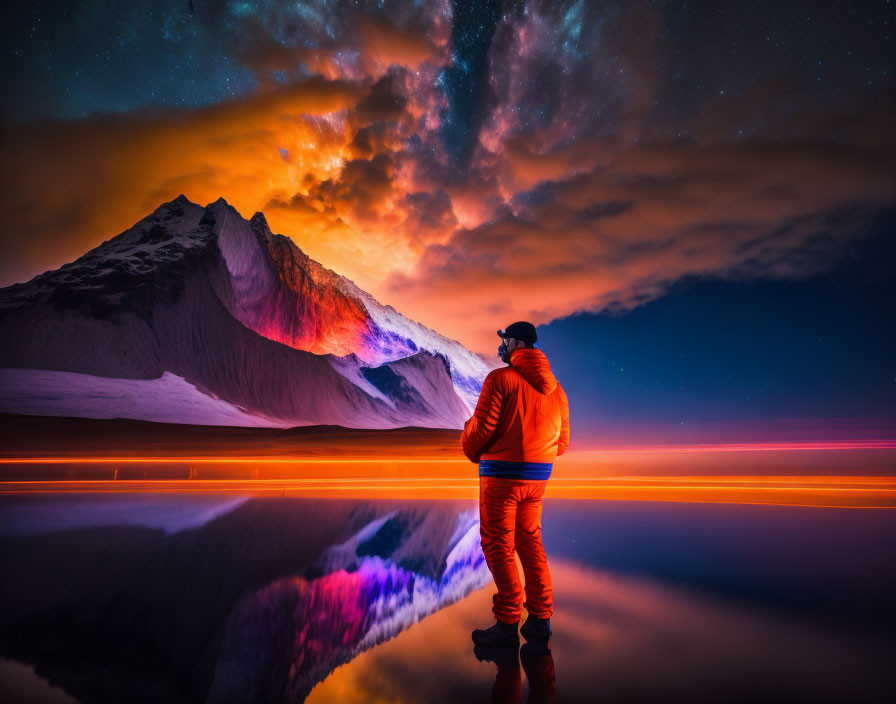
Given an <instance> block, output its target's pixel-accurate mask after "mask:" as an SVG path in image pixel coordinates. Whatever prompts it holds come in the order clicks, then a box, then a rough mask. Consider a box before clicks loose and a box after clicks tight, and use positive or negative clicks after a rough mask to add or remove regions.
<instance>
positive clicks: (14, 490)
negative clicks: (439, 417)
mask: <svg viewBox="0 0 896 704" xmlns="http://www.w3.org/2000/svg"><path fill="white" fill-rule="evenodd" d="M46 492H50V493H136V492H148V493H213V492H227V493H233V492H237V493H243V494H252V495H261V496H264V495H280V496H287V495H288V496H305V497H309V498H312V497H313V498H337V497H338V498H345V497H346V496H351V498H359V499H362V498H395V499H397V498H403V499H475V498H477V497H478V481H477V479H475V478H445V477H412V478H410V477H409V478H392V477H380V478H362V479H345V478H337V479H326V478H304V479H255V480H245V479H233V480H221V479H209V480H203V479H175V480H171V479H155V480H100V481H96V480H82V481H9V482H2V483H0V494H32V493H46ZM546 496H547V497H548V498H555V499H600V500H621V501H672V502H687V503H720V504H763V505H780V506H816V507H831V508H896V477H784V478H780V479H775V478H770V477H738V478H732V477H675V478H672V479H668V478H665V477H627V478H625V479H620V478H618V477H608V478H599V477H595V478H587V479H583V478H580V477H576V478H552V479H551V480H549V483H548V489H547V492H546Z"/></svg>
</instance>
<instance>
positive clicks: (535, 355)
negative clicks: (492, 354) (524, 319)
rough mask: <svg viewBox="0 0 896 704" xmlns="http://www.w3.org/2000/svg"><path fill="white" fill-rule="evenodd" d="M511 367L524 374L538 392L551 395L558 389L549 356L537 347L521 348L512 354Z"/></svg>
mask: <svg viewBox="0 0 896 704" xmlns="http://www.w3.org/2000/svg"><path fill="white" fill-rule="evenodd" d="M510 366H512V367H513V368H514V369H516V370H517V371H518V372H519V373H520V374H522V375H523V378H524V379H525V380H526V381H528V382H529V383H530V384H531V385H532V386H534V387H535V390H536V391H539V392H541V393H543V394H549V393H551V392H552V391H553V390H554V389H555V388H557V383H558V382H557V377H555V376H554V373H553V372H552V371H551V365H550V363H549V362H548V358H547V356H545V353H544V352H542V351H541V350H540V349H538V348H536V347H520V348H519V349H516V350H514V351H513V352H511V353H510Z"/></svg>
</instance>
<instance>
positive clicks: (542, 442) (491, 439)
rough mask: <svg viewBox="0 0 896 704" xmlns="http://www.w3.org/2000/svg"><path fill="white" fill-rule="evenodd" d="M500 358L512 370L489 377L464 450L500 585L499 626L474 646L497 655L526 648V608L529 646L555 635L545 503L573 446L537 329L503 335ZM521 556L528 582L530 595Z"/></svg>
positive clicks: (562, 398) (518, 327) (479, 633)
mask: <svg viewBox="0 0 896 704" xmlns="http://www.w3.org/2000/svg"><path fill="white" fill-rule="evenodd" d="M498 335H500V336H501V337H502V338H503V342H502V343H501V346H500V348H499V349H498V356H500V357H501V359H502V360H503V361H505V362H507V363H508V364H509V365H510V366H507V367H502V368H501V369H495V370H493V371H491V372H489V374H488V376H487V377H485V382H484V383H483V385H482V392H481V393H480V394H479V401H478V402H477V404H476V410H475V411H474V413H473V417H472V418H470V419H469V420H468V421H467V422H466V424H465V425H464V431H463V434H462V435H461V445H462V447H463V451H464V454H465V455H466V456H467V457H468V458H469V459H470V461H471V462H478V463H479V524H480V534H481V538H482V552H483V554H484V555H485V561H486V562H487V563H488V567H489V569H490V570H491V573H492V576H493V577H494V579H495V585H496V586H497V587H498V593H497V594H495V595H494V597H493V602H494V606H493V607H492V611H493V612H494V615H495V619H496V620H497V623H496V624H495V625H494V626H492V627H491V628H486V629H477V630H475V631H473V642H474V643H476V644H477V645H482V646H491V647H503V646H508V647H515V646H518V645H519V634H518V633H517V628H518V627H519V622H520V616H521V615H522V607H523V606H525V607H526V610H527V611H528V612H529V617H528V618H527V619H526V623H524V624H523V627H522V628H521V629H519V633H522V634H523V636H524V637H525V638H526V640H530V641H531V640H536V641H546V640H547V639H548V638H550V635H551V614H552V613H553V591H552V588H551V573H550V571H549V570H548V562H547V557H546V556H545V553H544V547H543V546H542V544H541V498H542V496H543V495H544V489H545V485H546V484H547V480H548V477H549V476H550V474H551V467H552V465H553V461H554V458H555V457H556V456H557V455H562V454H563V453H564V452H565V451H566V448H567V447H568V446H569V402H568V400H567V398H566V392H565V391H564V390H563V388H562V387H561V386H560V384H559V383H558V381H557V379H556V377H555V376H554V375H553V373H552V372H551V367H550V364H548V358H547V357H546V356H545V354H544V352H542V351H541V350H540V349H537V348H536V347H535V341H536V339H537V335H536V333H535V326H534V325H532V324H531V323H526V322H516V323H513V324H512V325H509V326H508V327H507V329H506V330H498ZM514 552H516V553H517V554H518V555H519V556H520V562H521V563H522V565H523V574H524V576H525V579H526V585H525V595H526V601H525V604H524V603H523V588H522V587H521V586H520V577H519V573H518V572H517V568H516V561H515V559H514Z"/></svg>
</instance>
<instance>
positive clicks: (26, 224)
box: [0, 0, 896, 423]
mask: <svg viewBox="0 0 896 704" xmlns="http://www.w3.org/2000/svg"><path fill="white" fill-rule="evenodd" d="M894 14H896V13H894V3H892V2H883V1H881V2H871V1H868V2H825V3H819V2H802V1H793V2H786V3H780V2H777V3H771V2H769V3H766V2H759V1H754V2H737V3H734V2H729V3H717V2H716V3H711V2H675V3H673V2H646V1H642V0H635V1H628V2H622V1H615V2H585V1H584V0H579V1H577V2H570V1H563V2H561V1H557V2H536V1H534V0H532V1H530V2H503V3H502V2H498V1H495V0H491V1H488V2H470V3H468V2H459V1H454V2H452V1H450V0H443V1H441V2H410V1H408V0H403V1H401V2H390V1H386V0H383V1H380V2H288V3H287V2H273V1H272V2H230V1H227V0H215V1H213V2H205V1H203V0H192V2H190V1H189V0H184V1H177V2H162V1H159V2H91V1H89V0H85V1H82V2H65V1H57V2H42V1H18V0H16V1H14V2H12V3H7V5H6V7H5V9H4V18H3V23H2V27H3V30H2V31H3V43H2V49H0V51H2V52H3V60H4V65H5V66H6V70H5V72H4V83H5V84H4V88H3V90H4V100H3V102H2V108H0V110H2V113H0V119H2V125H3V130H2V138H0V140H2V145H0V146H2V148H3V150H4V154H5V155H6V158H5V159H4V165H3V192H2V195H0V216H2V218H3V222H4V228H3V232H2V235H0V237H2V238H3V239H2V242H3V251H4V256H3V258H2V263H0V285H8V284H10V283H13V282H17V281H25V280H28V279H30V278H31V277H32V276H34V275H35V274H37V273H40V272H42V271H44V270H47V269H52V268H56V267H58V266H60V265H61V264H63V263H65V262H67V261H71V260H73V259H75V258H77V257H78V256H80V255H81V254H82V253H83V252H84V251H86V250H87V249H89V248H91V247H93V246H95V245H96V244H98V243H100V242H102V241H103V240H105V239H108V238H109V237H111V236H113V235H114V234H117V233H118V232H120V231H122V230H124V229H126V228H127V227H129V226H130V225H131V224H133V223H134V222H135V221H137V220H138V219H140V218H141V217H143V216H144V215H145V214H146V213H148V212H149V211H151V210H153V209H154V208H155V207H156V206H157V205H158V204H159V203H161V202H163V201H165V200H170V199H171V198H173V197H175V196H177V195H178V194H179V193H184V194H185V195H187V197H189V198H190V199H191V200H193V201H196V202H200V203H203V204H204V203H208V202H211V201H214V200H216V199H217V198H218V197H219V196H223V197H225V198H226V199H227V200H228V201H229V202H231V203H232V204H234V205H235V206H236V207H237V209H238V210H240V212H242V213H243V215H245V216H247V217H248V216H250V215H251V214H252V213H253V212H255V211H256V210H262V211H264V212H265V214H266V215H267V216H268V219H269V221H270V222H271V225H272V228H273V229H274V231H275V232H282V233H284V234H288V235H290V236H291V237H292V238H293V239H294V240H295V241H296V243H297V244H298V245H299V246H300V247H302V249H303V250H305V251H306V252H307V253H308V254H309V255H310V256H312V257H314V258H315V259H317V260H319V261H321V262H322V263H323V264H324V265H326V266H329V267H331V268H333V269H335V270H336V271H339V272H340V273H343V274H345V275H347V276H349V278H352V279H353V280H354V281H355V282H356V283H358V285H360V286H362V287H363V288H365V289H367V290H369V291H370V292H371V293H373V294H374V295H375V296H376V297H377V298H379V299H380V300H381V301H383V302H385V303H390V304H392V305H394V306H395V307H396V308H397V309H398V310H400V311H401V312H403V313H404V314H406V315H408V316H410V317H413V318H415V319H418V320H420V321H422V322H424V323H425V324H427V325H430V326H431V327H433V328H435V329H437V330H439V331H440V332H442V333H443V334H446V335H449V336H450V337H454V338H456V339H459V340H461V341H462V342H464V343H465V344H466V345H467V346H468V347H470V348H471V349H474V350H476V351H479V352H484V353H492V352H493V351H494V349H493V348H494V347H495V343H496V341H497V338H496V336H495V335H494V330H495V329H497V328H498V327H504V326H505V325H506V324H508V323H509V322H511V321H513V320H518V319H528V320H531V321H533V322H534V323H536V324H538V325H539V326H540V327H539V330H540V334H541V335H542V339H543V341H544V342H543V347H544V349H545V350H546V351H549V352H550V354H551V356H552V358H555V359H556V363H555V366H556V371H557V374H558V377H560V379H561V381H563V382H564V385H565V386H566V387H567V388H568V389H569V390H570V392H571V393H570V399H571V403H572V404H573V406H574V408H577V409H579V412H580V418H583V419H584V418H588V419H590V420H589V422H590V421H594V422H595V423H597V422H600V421H601V420H602V419H606V418H607V417H608V416H609V415H610V414H613V413H615V414H617V415H618V416H619V417H625V416H626V415H628V416H631V417H635V416H638V417H643V418H652V419H656V420H658V421H661V420H666V421H670V420H674V421H675V422H690V421H693V420H695V419H701V418H704V419H705V418H707V417H713V418H730V419H733V420H743V419H749V418H764V419H769V418H781V417H813V418H821V417H826V418H837V417H841V416H849V417H853V418H861V417H882V416H887V417H892V416H896V342H894V333H893V327H894V326H893V325H892V323H890V321H892V320H894V319H896V316H894V313H896V311H894V310H893V300H894V299H896V296H894V295H893V294H894V293H896V291H894V285H893V276H892V272H891V270H890V269H886V270H884V271H880V261H881V258H882V257H891V255H892V254H893V251H892V247H889V244H888V243H890V242H892V240H893V235H894V221H896V218H894V213H896V198H894V193H896V168H894V167H896V138H894V130H893V128H892V124H893V123H894V118H896V97H894V95H896V91H894V89H893V88H894V86H893V76H892V70H893V63H894V62H893V55H894V51H893V36H892V34H893V27H894V25H893V22H894ZM889 261H892V259H891V258H890V259H889ZM872 271H877V272H878V273H877V274H876V275H871V274H869V272H872ZM583 422H584V421H583Z"/></svg>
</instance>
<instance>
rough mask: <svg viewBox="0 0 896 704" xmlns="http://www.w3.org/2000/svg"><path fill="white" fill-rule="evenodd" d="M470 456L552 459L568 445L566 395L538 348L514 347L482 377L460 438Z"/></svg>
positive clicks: (467, 454)
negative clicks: (507, 358)
mask: <svg viewBox="0 0 896 704" xmlns="http://www.w3.org/2000/svg"><path fill="white" fill-rule="evenodd" d="M460 442H461V447H463V451H464V454H465V455H466V456H467V458H468V459H469V460H470V461H471V462H479V460H482V459H485V460H504V461H510V462H553V461H554V458H555V457H556V456H557V455H562V454H563V453H564V452H566V448H567V447H568V446H569V401H568V400H567V398H566V392H565V391H564V390H563V387H562V386H560V382H558V381H557V378H556V377H555V376H554V374H553V372H551V365H550V364H549V363H548V358H547V357H546V356H545V354H544V352H542V351H541V350H540V349H537V348H535V347H520V348H518V349H515V350H514V351H513V352H511V353H510V366H507V367H502V368H500V369H493V370H492V371H491V372H489V374H488V376H486V377H485V381H484V382H483V384H482V391H481V392H480V394H479V401H478V402H477V403H476V410H475V411H474V412H473V417H472V418H470V419H469V420H468V421H467V422H466V423H465V424H464V431H463V433H462V434H461V438H460Z"/></svg>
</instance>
